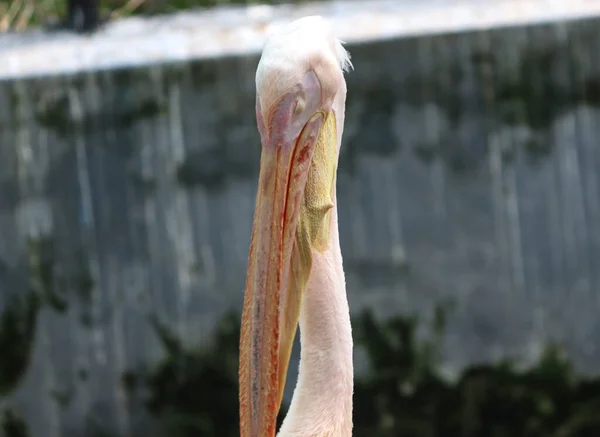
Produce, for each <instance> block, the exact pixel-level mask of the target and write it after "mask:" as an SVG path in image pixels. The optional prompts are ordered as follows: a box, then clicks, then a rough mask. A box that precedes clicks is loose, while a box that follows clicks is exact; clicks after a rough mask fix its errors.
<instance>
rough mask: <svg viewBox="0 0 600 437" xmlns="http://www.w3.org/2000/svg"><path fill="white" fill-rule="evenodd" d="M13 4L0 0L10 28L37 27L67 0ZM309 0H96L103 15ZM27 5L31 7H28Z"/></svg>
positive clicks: (57, 13)
mask: <svg viewBox="0 0 600 437" xmlns="http://www.w3.org/2000/svg"><path fill="white" fill-rule="evenodd" d="M14 1H15V2H16V4H17V7H14V6H13V8H12V9H11V8H10V5H11V4H12V3H11V0H8V2H7V1H6V0H0V17H2V16H4V14H6V15H7V16H8V18H9V24H12V26H11V27H16V28H17V29H19V30H21V29H22V26H23V24H24V23H25V24H26V25H30V26H37V25H39V24H40V23H44V22H46V21H47V20H48V19H49V18H51V17H57V16H63V15H64V14H65V11H66V9H67V0H29V1H28V0H14ZM308 1H310V0H99V2H100V11H101V14H102V16H103V17H112V18H116V17H124V16H128V15H153V14H165V13H170V12H176V11H179V10H184V9H195V8H210V7H214V6H229V5H250V4H257V3H262V4H280V3H307V2H308ZM29 5H32V6H33V8H31V9H30V7H29ZM0 30H1V28H0Z"/></svg>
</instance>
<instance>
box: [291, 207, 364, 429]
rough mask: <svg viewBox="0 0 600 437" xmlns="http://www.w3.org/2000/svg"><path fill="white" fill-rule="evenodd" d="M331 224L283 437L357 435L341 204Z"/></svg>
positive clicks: (307, 296) (316, 271)
mask: <svg viewBox="0 0 600 437" xmlns="http://www.w3.org/2000/svg"><path fill="white" fill-rule="evenodd" d="M336 203H337V202H336ZM331 228H332V229H331V234H330V235H331V242H330V243H331V244H330V246H329V247H330V248H329V250H327V251H326V252H325V253H322V254H321V253H317V252H313V264H312V272H311V275H310V278H309V280H308V284H307V289H306V291H305V293H304V296H303V301H302V309H301V313H300V343H301V353H300V372H299V375H298V383H297V385H296V389H295V391H294V396H293V398H292V403H291V405H290V410H289V412H288V415H287V417H286V419H285V421H284V423H283V425H282V427H281V431H280V433H279V437H284V436H285V437H287V436H290V435H293V436H305V435H306V436H309V435H310V436H314V435H318V436H335V437H350V436H351V434H352V391H353V364H352V331H351V326H350V311H349V308H348V300H347V298H346V284H345V279H344V270H343V267H342V253H341V250H340V243H339V234H338V218H337V206H336V207H334V209H333V211H332V220H331Z"/></svg>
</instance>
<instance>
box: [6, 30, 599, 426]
mask: <svg viewBox="0 0 600 437" xmlns="http://www.w3.org/2000/svg"><path fill="white" fill-rule="evenodd" d="M599 26H600V19H598V18H590V19H586V20H577V21H571V22H568V23H566V22H565V23H562V24H541V25H538V26H525V27H523V26H519V27H503V28H498V29H494V30H491V31H469V32H462V33H453V34H439V35H420V36H415V37H403V38H392V39H387V40H373V41H365V42H363V43H358V42H356V43H353V44H350V45H349V49H350V51H351V53H352V57H353V62H354V65H355V68H356V69H355V71H353V72H352V73H351V74H349V75H348V77H347V82H348V89H349V93H348V101H347V115H346V127H345V133H344V140H343V146H342V152H341V153H342V154H341V157H340V166H339V176H338V196H339V197H338V201H339V214H340V227H341V229H340V233H341V241H342V249H343V253H344V260H345V268H346V272H347V283H348V293H349V299H350V303H351V307H352V310H353V311H354V312H357V311H359V310H361V309H363V308H373V309H375V311H376V312H377V313H378V314H379V315H381V316H391V315H394V314H398V313H406V312H416V313H419V314H420V315H422V316H423V317H425V318H427V317H429V316H431V314H432V309H433V306H434V305H435V304H436V303H439V302H453V303H454V309H453V311H452V312H451V317H450V324H449V330H448V334H447V343H446V352H447V356H446V358H447V365H448V368H449V369H450V370H452V369H458V368H461V367H462V366H464V365H466V364H468V363H473V362H478V361H484V360H489V359H495V358H499V357H502V356H506V355H515V356H518V357H520V358H521V359H523V360H525V361H528V360H531V359H533V358H534V357H535V356H536V354H537V353H538V352H539V351H540V349H541V347H542V345H543V344H544V342H546V341H548V340H549V339H555V340H558V341H560V342H561V343H562V344H563V345H565V346H566V347H567V350H568V351H569V353H570V355H571V357H572V358H573V359H574V360H575V362H576V364H577V366H578V368H579V369H581V370H585V371H598V370H599V369H600V365H599V364H598V363H600V348H598V346H597V342H596V341H595V339H596V338H598V336H600V322H599V319H598V317H597V315H598V311H599V310H600V305H599V298H598V292H599V291H600V277H599V275H600V274H599V273H598V270H597V267H598V264H599V260H600V173H599V172H598V169H599V168H600V148H599V146H598V144H599V143H598V138H599V135H598V134H599V133H600V132H599V130H600V107H599V106H600V58H598V56H597V53H600V33H599V31H598V29H600V27H599ZM257 62H258V55H257V54H256V53H255V54H251V53H250V54H247V55H244V56H231V57H224V58H215V59H200V60H193V59H191V60H187V61H185V62H175V63H170V64H156V63H152V64H149V65H145V66H139V67H127V68H121V69H118V68H112V69H105V70H100V71H95V70H93V69H91V70H87V71H84V72H80V73H75V74H68V75H44V76H32V77H27V78H23V79H18V78H15V77H13V78H10V79H6V80H4V81H2V82H0V236H1V237H0V308H2V309H3V310H4V314H5V316H3V317H4V319H3V320H4V322H0V328H1V329H0V348H3V350H10V351H11V353H14V356H15V357H17V358H16V359H12V358H11V361H10V362H9V360H7V359H6V358H5V356H2V357H0V363H1V364H0V367H2V372H3V375H2V376H1V378H0V379H1V380H0V389H1V390H3V393H2V394H6V393H10V396H9V397H6V398H2V397H0V403H5V404H10V405H12V406H14V407H15V408H16V409H17V411H19V413H20V414H23V415H24V416H25V417H26V418H27V419H28V422H29V424H30V427H31V431H32V434H33V435H35V436H44V437H57V436H67V435H81V430H82V429H83V428H84V427H85V423H86V421H89V420H90V417H92V419H93V420H95V421H98V422H102V423H104V424H107V426H108V428H109V429H110V430H112V431H114V432H119V433H121V435H130V432H131V430H132V429H137V427H138V425H137V424H138V422H140V421H143V420H145V419H144V416H143V415H141V416H139V415H137V413H132V412H131V411H130V410H128V406H129V405H130V401H131V400H130V399H128V397H127V396H126V394H125V391H124V389H123V387H122V386H121V385H120V382H119V381H120V378H121V375H122V373H123V372H124V371H126V370H129V369H137V368H144V367H148V366H150V365H152V363H155V362H156V361H157V360H158V359H160V358H161V356H162V355H163V353H164V351H163V350H162V348H161V346H160V344H159V341H158V339H157V336H156V333H155V331H154V330H153V329H152V327H151V324H150V323H149V317H158V318H159V319H160V320H161V321H163V322H164V323H166V324H167V325H168V326H170V327H171V328H172V329H173V330H174V332H175V333H177V334H178V335H179V336H180V337H181V338H183V339H184V341H185V342H186V343H187V344H197V343H199V342H202V341H203V340H204V339H206V338H209V337H210V333H211V330H212V329H213V327H214V324H215V322H216V321H217V320H218V319H219V317H220V316H221V315H222V314H223V313H224V312H225V311H227V310H230V309H236V310H238V309H239V308H240V307H241V303H242V293H243V287H244V279H245V267H246V260H247V250H248V244H249V235H250V228H251V222H252V213H253V208H254V196H255V190H256V181H257V171H258V160H259V147H260V146H259V137H258V134H257V131H256V127H255V120H254V98H255V89H254V72H255V68H256V65H257ZM35 296H43V297H44V299H45V302H47V303H49V305H45V306H43V307H42V309H41V310H40V311H39V312H37V311H36V309H37V308H38V306H39V303H40V301H39V299H38V298H37V297H35ZM6 314H12V315H16V318H17V319H18V320H19V322H18V323H10V317H11V316H6ZM36 315H37V316H36ZM34 322H35V323H34ZM7 339H10V341H9V342H7V341H6V340H7ZM3 341H4V343H3ZM7 345H8V346H7ZM29 347H31V350H32V354H31V358H30V359H27V358H19V357H27V356H28V355H27V353H26V351H27V350H28V348H29ZM21 374H23V375H24V376H23V378H22V380H20V381H21V382H20V383H19V385H18V387H13V386H12V385H11V384H12V383H13V382H14V381H17V380H19V378H18V377H19V375H21ZM4 375H8V376H4ZM2 399H4V400H2ZM140 414H141V413H140Z"/></svg>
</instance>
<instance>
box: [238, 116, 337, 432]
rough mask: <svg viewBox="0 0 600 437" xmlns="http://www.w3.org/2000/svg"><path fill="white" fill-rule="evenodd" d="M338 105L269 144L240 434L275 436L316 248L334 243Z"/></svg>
mask: <svg viewBox="0 0 600 437" xmlns="http://www.w3.org/2000/svg"><path fill="white" fill-rule="evenodd" d="M336 138H337V135H336V124H335V115H334V113H333V112H328V113H324V112H317V113H315V114H314V115H313V116H312V118H311V119H310V120H309V121H308V122H307V123H306V125H305V126H304V128H303V130H302V132H301V133H300V135H299V136H298V138H297V139H295V141H293V142H291V143H290V144H280V145H276V146H272V145H269V146H266V145H264V144H263V148H262V155H261V161H260V176H259V182H258V194H257V199H256V211H255V213H254V227H253V230H252V240H251V243H250V255H249V260H248V273H247V278H246V291H245V296H244V309H243V313H242V330H241V339H240V368H239V378H240V435H241V436H242V437H273V436H274V435H275V427H276V420H277V414H278V413H279V408H280V406H281V399H282V397H283V389H284V386H285V379H286V375H287V370H288V365H289V360H290V355H291V351H292V344H293V340H294V337H295V335H296V327H297V325H298V318H299V314H300V306H301V301H302V293H303V291H304V288H305V287H306V283H307V281H308V278H309V276H310V270H311V265H312V251H313V250H317V251H319V252H323V251H324V250H326V249H327V246H328V244H329V229H330V210H331V208H332V207H333V195H334V187H335V173H336V168H337V141H336Z"/></svg>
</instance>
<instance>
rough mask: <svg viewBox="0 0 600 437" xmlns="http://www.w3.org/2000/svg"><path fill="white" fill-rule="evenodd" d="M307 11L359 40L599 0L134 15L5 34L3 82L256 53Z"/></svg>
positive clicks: (375, 1)
mask: <svg viewBox="0 0 600 437" xmlns="http://www.w3.org/2000/svg"><path fill="white" fill-rule="evenodd" d="M305 15H323V16H325V17H327V18H329V19H330V20H331V21H332V24H333V26H334V29H335V31H336V34H337V35H338V36H339V38H340V39H342V40H343V41H345V42H347V43H360V42H366V41H371V40H376V39H390V38H401V37H410V36H416V35H422V34H441V33H453V32H462V31H470V30H471V31H472V30H483V29H489V28H497V27H506V26H517V25H524V24H538V23H548V22H557V21H568V20H576V19H583V18H592V17H594V16H600V0H570V1H562V0H494V1H491V0H412V1H409V2H406V3H400V2H398V1H393V0H368V1H356V0H354V1H352V0H350V1H338V0H336V1H332V2H325V3H311V4H303V5H293V6H292V5H282V6H265V5H256V6H247V7H222V8H216V9H212V10H206V11H195V12H181V13H176V14H170V15H163V16H157V17H151V18H140V17H131V18H126V19H122V20H118V21H115V22H112V23H109V24H107V25H106V26H105V27H104V28H103V29H102V30H100V31H99V32H97V33H95V34H93V35H91V36H79V35H73V34H70V33H56V34H48V33H44V32H43V31H41V30H32V31H28V32H24V33H5V34H0V59H1V60H2V62H0V81H2V80H4V81H6V80H14V79H25V78H32V77H40V76H52V75H69V74H75V73H81V72H86V71H99V70H106V69H113V68H123V67H125V68H126V67H143V66H147V65H151V64H155V63H169V62H181V61H188V60H193V59H202V58H213V57H221V56H236V55H244V54H256V53H258V52H259V51H260V50H261V47H262V45H263V43H264V40H265V37H266V36H267V35H268V33H269V32H271V31H272V30H273V29H275V28H277V27H278V26H281V25H282V24H284V23H286V22H288V21H290V20H294V19H296V18H299V17H301V16H305Z"/></svg>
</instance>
